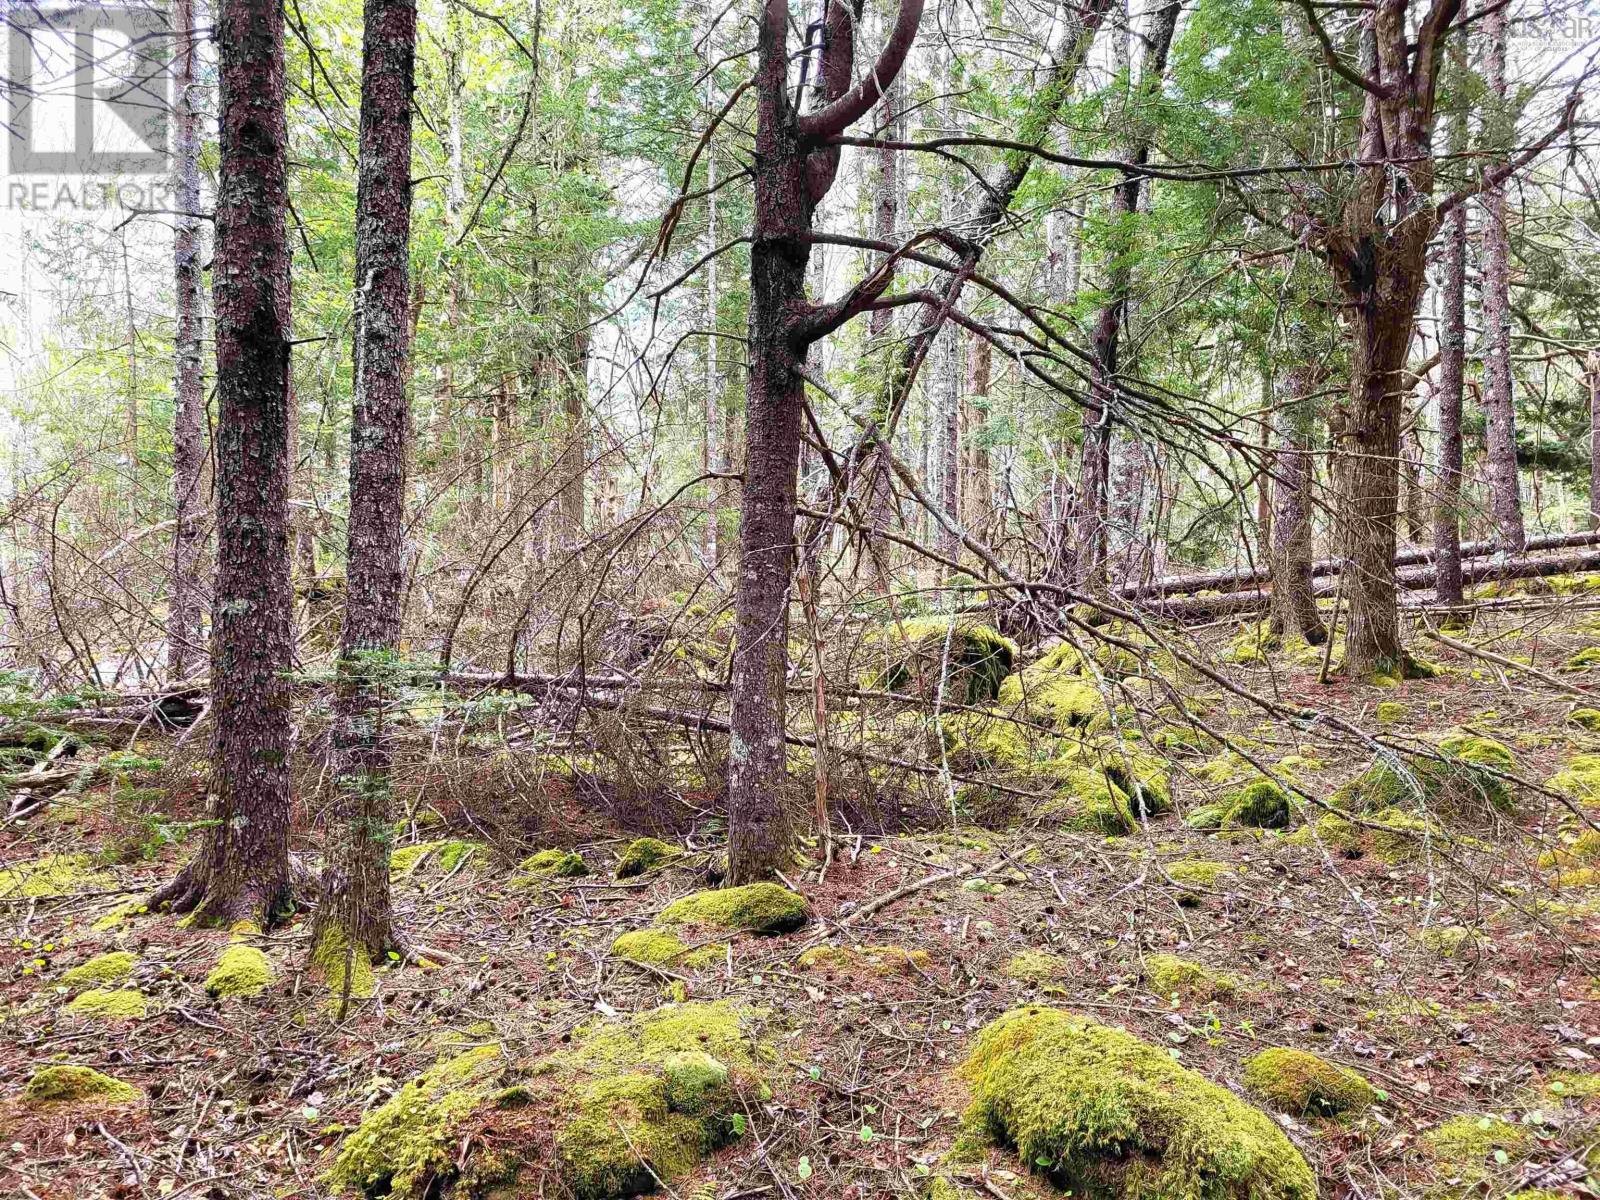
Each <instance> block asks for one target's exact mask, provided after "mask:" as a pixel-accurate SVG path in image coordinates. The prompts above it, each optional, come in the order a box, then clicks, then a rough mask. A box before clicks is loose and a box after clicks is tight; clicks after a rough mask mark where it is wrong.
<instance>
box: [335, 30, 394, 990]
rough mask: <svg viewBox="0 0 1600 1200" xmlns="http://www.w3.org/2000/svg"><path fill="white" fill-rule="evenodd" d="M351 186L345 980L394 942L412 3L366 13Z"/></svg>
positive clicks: (341, 905) (341, 838) (342, 852)
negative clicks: (395, 685) (392, 856)
mask: <svg viewBox="0 0 1600 1200" xmlns="http://www.w3.org/2000/svg"><path fill="white" fill-rule="evenodd" d="M364 26H365V28H364V33H363V38H362V42H363V44H362V51H361V130H360V139H361V140H360V159H359V163H358V166H357V180H356V278H355V284H356V298H355V314H356V317H355V364H354V366H355V371H354V391H355V396H354V403H353V410H354V411H353V413H352V427H351V434H350V533H349V562H348V567H347V570H348V572H349V588H348V592H347V595H346V600H345V614H344V632H343V635H342V638H341V641H340V645H339V664H338V693H337V696H336V698H335V705H334V720H333V759H334V787H335V821H334V829H333V836H332V838H331V842H330V845H329V849H328V861H327V866H326V867H325V868H324V870H323V874H322V897H321V901H320V902H319V903H318V905H317V918H316V924H315V927H314V929H313V932H312V938H311V944H312V951H311V961H312V964H313V967H314V968H316V969H318V970H320V971H321V972H322V973H323V974H324V976H325V977H326V978H328V979H330V980H338V981H346V980H348V979H349V978H350V970H351V969H352V967H353V963H352V962H351V956H353V955H362V956H364V958H365V960H366V962H364V963H363V966H365V965H366V964H367V963H370V962H371V961H373V960H381V958H382V956H383V954H384V952H385V951H387V950H389V949H390V947H391V946H392V945H393V943H394V940H395V938H394V928H393V914H392V909H391V907H390V900H389V851H390V847H391V843H392V841H393V833H392V822H393V813H392V809H393V805H392V803H391V795H392V788H391V783H390V752H389V746H388V745H387V744H386V742H385V740H384V719H383V718H384V697H383V686H384V682H385V680H386V679H388V678H392V677H393V675H394V673H395V672H394V663H393V661H392V659H393V656H394V654H395V652H396V650H397V649H398V647H399V644H400V591H401V586H402V570H403V568H402V565H401V538H402V532H401V531H402V527H403V518H404V514H405V494H406V492H405V479H406V427H407V409H408V407H409V400H408V394H407V389H408V386H409V384H410V379H411V336H410V335H411V320H410V316H411V313H410V293H411V287H410V279H409V276H410V263H409V255H410V248H411V91H412V82H413V77H414V74H415V62H416V34H417V9H416V4H415V0H366V12H365V15H364Z"/></svg>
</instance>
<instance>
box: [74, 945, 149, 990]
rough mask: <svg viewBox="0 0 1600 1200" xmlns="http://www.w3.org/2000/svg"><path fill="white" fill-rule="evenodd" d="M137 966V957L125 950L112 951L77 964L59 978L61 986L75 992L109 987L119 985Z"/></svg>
mask: <svg viewBox="0 0 1600 1200" xmlns="http://www.w3.org/2000/svg"><path fill="white" fill-rule="evenodd" d="M138 965H139V956H138V955H137V954H133V953H131V952H130V951H127V950H113V951H111V952H110V953H109V954H97V955H95V956H94V957H93V958H91V959H90V960H89V961H88V962H85V963H79V964H78V965H77V966H75V967H73V968H72V969H71V970H70V971H65V972H63V973H62V976H61V985H62V986H63V987H66V988H71V989H73V990H77V989H79V988H89V987H109V986H111V985H113V984H118V983H121V982H122V981H123V980H124V979H126V978H127V977H128V976H129V975H132V974H133V969H134V967H136V966H138Z"/></svg>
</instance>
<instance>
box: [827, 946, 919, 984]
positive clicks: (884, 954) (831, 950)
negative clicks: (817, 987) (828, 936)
mask: <svg viewBox="0 0 1600 1200" xmlns="http://www.w3.org/2000/svg"><path fill="white" fill-rule="evenodd" d="M931 962H932V959H930V958H929V957H928V952H927V951H926V950H907V949H906V948H905V947H904V946H860V947H856V946H813V947H811V949H809V950H807V951H805V952H804V953H803V954H801V955H800V957H799V958H797V959H795V966H796V967H798V968H799V969H800V970H802V971H865V972H868V973H870V974H873V975H882V976H884V977H889V976H893V975H915V974H917V973H918V972H920V971H926V970H927V969H928V966H929V965H930V963H931Z"/></svg>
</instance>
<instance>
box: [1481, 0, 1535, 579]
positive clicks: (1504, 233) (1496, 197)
mask: <svg viewBox="0 0 1600 1200" xmlns="http://www.w3.org/2000/svg"><path fill="white" fill-rule="evenodd" d="M1483 39H1484V43H1485V45H1484V51H1485V53H1484V68H1485V75H1486V76H1487V80H1486V82H1487V83H1488V85H1489V88H1490V90H1491V91H1492V92H1493V94H1494V96H1495V98H1496V99H1497V100H1498V102H1499V103H1500V104H1501V105H1504V103H1505V99H1506V10H1505V7H1504V6H1503V5H1499V4H1491V5H1489V7H1488V8H1487V9H1486V10H1485V12H1484V17H1483ZM1502 125H1503V122H1502V121H1499V120H1495V121H1492V122H1491V123H1490V128H1491V130H1500V128H1501V126H1502ZM1510 135H1511V131H1510V130H1505V131H1504V133H1503V137H1504V138H1505V140H1506V143H1507V144H1508V145H1509V141H1510ZM1495 140H1500V138H1499V137H1498V136H1497V137H1496V139H1495ZM1483 214H1484V221H1483V334H1484V337H1483V341H1484V349H1483V380H1484V388H1483V408H1484V417H1485V418H1486V421H1487V429H1486V431H1485V434H1484V466H1485V471H1486V474H1487V475H1488V478H1489V516H1490V519H1491V520H1492V521H1493V522H1494V537H1495V540H1496V541H1498V542H1499V543H1500V548H1501V549H1502V550H1503V551H1504V552H1505V553H1507V554H1521V553H1522V552H1523V550H1524V549H1526V547H1527V544H1528V534H1527V530H1526V529H1525V527H1524V525H1523V521H1522V489H1521V486H1520V482H1519V480H1518V478H1517V411H1516V401H1515V398H1514V396H1513V394H1512V379H1511V290H1510V289H1511V274H1510V260H1511V238H1510V234H1509V232H1508V230H1507V228H1506V189H1505V185H1504V184H1501V183H1496V184H1491V185H1490V186H1488V187H1486V188H1485V189H1484V191H1483Z"/></svg>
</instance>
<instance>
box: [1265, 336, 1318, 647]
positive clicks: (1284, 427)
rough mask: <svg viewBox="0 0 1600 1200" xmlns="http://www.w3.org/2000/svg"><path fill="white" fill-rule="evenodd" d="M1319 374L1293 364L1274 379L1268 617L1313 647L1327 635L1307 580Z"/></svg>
mask: <svg viewBox="0 0 1600 1200" xmlns="http://www.w3.org/2000/svg"><path fill="white" fill-rule="evenodd" d="M1321 382H1322V377H1321V375H1320V373H1319V372H1318V371H1317V370H1316V369H1315V368H1313V367H1311V366H1309V365H1306V364H1303V363H1302V364H1296V365H1294V366H1292V367H1290V368H1289V369H1288V370H1287V371H1285V372H1284V373H1283V374H1282V375H1281V376H1279V378H1278V397H1277V413H1276V417H1275V419H1274V422H1273V424H1274V426H1275V429H1274V432H1275V435H1276V440H1277V443H1278V446H1277V450H1276V452H1275V453H1274V454H1273V461H1272V467H1273V475H1274V476H1275V478H1274V481H1273V482H1274V488H1273V496H1274V501H1275V508H1276V511H1275V512H1274V514H1273V520H1272V553H1271V560H1272V562H1271V566H1272V617H1271V626H1270V628H1271V630H1272V632H1273V633H1276V634H1296V633H1298V634H1299V635H1300V636H1301V637H1303V638H1305V640H1306V641H1308V642H1310V643H1311V644H1312V645H1313V646H1320V645H1321V644H1322V643H1323V642H1325V641H1327V639H1328V630H1327V628H1326V627H1325V626H1324V625H1323V623H1322V617H1321V616H1320V615H1319V614H1318V613H1317V600H1316V593H1315V591H1314V590H1313V588H1312V584H1311V484H1312V479H1313V475H1314V472H1313V470H1312V458H1311V451H1312V443H1313V441H1314V436H1313V435H1314V431H1315V430H1316V424H1317V413H1316V402H1315V400H1314V399H1313V397H1314V396H1315V394H1316V392H1317V389H1318V387H1319V386H1320V385H1321Z"/></svg>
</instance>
